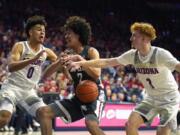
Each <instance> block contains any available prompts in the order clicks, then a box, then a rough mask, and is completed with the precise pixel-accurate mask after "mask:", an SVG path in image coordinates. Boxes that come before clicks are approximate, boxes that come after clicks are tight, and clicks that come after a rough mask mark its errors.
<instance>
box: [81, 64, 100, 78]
mask: <svg viewBox="0 0 180 135" xmlns="http://www.w3.org/2000/svg"><path fill="white" fill-rule="evenodd" d="M83 70H85V71H86V73H87V74H88V75H90V76H91V77H92V78H94V79H95V80H96V79H98V78H99V77H100V75H101V69H100V68H93V67H87V66H86V67H85V66H84V67H83Z"/></svg>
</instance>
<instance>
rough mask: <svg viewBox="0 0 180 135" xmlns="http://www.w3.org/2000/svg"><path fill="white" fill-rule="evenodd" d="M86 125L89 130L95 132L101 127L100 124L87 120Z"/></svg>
mask: <svg viewBox="0 0 180 135" xmlns="http://www.w3.org/2000/svg"><path fill="white" fill-rule="evenodd" d="M85 124H86V127H87V128H88V129H89V130H95V129H97V128H98V127H99V125H98V122H97V121H95V120H89V119H86V120H85Z"/></svg>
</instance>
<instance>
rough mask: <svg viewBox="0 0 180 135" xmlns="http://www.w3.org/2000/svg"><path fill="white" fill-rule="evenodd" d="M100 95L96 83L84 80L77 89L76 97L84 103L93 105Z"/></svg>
mask: <svg viewBox="0 0 180 135" xmlns="http://www.w3.org/2000/svg"><path fill="white" fill-rule="evenodd" d="M98 95H99V91H98V87H97V85H96V83H95V82H93V81H89V80H84V81H82V82H80V83H79V85H78V86H77V88H76V96H77V97H78V99H79V100H80V101H81V102H83V103H91V102H93V101H95V100H96V99H97V97H98Z"/></svg>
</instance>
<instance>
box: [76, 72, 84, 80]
mask: <svg viewBox="0 0 180 135" xmlns="http://www.w3.org/2000/svg"><path fill="white" fill-rule="evenodd" d="M77 77H78V79H79V82H81V81H82V77H83V75H82V73H77Z"/></svg>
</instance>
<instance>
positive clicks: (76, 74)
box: [69, 46, 100, 88]
mask: <svg viewBox="0 0 180 135" xmlns="http://www.w3.org/2000/svg"><path fill="white" fill-rule="evenodd" d="M89 48H90V46H84V49H83V51H82V52H81V53H80V54H79V55H81V56H82V57H83V58H84V59H86V60H89V59H90V58H89V57H88V50H89ZM69 72H70V74H71V77H72V79H73V82H74V88H76V87H77V85H78V84H79V82H81V81H83V80H91V81H94V82H96V83H97V84H100V80H99V79H98V80H94V79H93V78H92V77H91V76H90V75H88V74H87V73H86V71H84V70H83V69H82V68H79V69H77V70H75V71H69Z"/></svg>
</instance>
